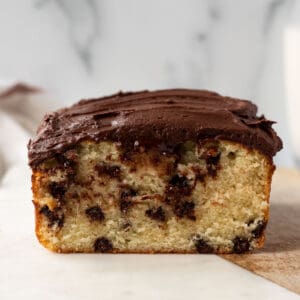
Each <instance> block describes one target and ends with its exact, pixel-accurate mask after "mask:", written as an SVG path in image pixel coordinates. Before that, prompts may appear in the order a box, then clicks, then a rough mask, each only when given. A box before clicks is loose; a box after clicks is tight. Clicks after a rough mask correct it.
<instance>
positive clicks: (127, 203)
mask: <svg viewBox="0 0 300 300" xmlns="http://www.w3.org/2000/svg"><path fill="white" fill-rule="evenodd" d="M136 195H137V193H136V191H135V190H133V189H131V188H125V189H123V190H122V191H121V195H120V210H121V212H122V213H127V212H128V211H129V209H130V207H131V206H132V205H133V203H132V201H131V200H130V199H131V198H132V197H134V196H136Z"/></svg>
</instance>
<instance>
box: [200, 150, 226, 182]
mask: <svg viewBox="0 0 300 300" xmlns="http://www.w3.org/2000/svg"><path fill="white" fill-rule="evenodd" d="M201 158H203V159H205V161H206V168H207V173H208V174H209V175H210V176H211V177H213V178H215V177H216V176H217V171H218V169H219V168H220V166H219V162H220V158H221V152H220V151H219V150H218V147H217V146H211V147H210V148H208V149H207V150H206V151H205V152H204V154H203V155H202V156H201Z"/></svg>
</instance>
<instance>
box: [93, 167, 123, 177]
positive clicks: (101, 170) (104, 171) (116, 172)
mask: <svg viewBox="0 0 300 300" xmlns="http://www.w3.org/2000/svg"><path fill="white" fill-rule="evenodd" d="M95 169H96V171H97V173H98V175H99V176H101V175H108V176H109V177H111V178H118V179H120V176H121V169H120V167H119V166H110V165H108V164H101V165H96V166H95Z"/></svg>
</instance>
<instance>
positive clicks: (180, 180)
mask: <svg viewBox="0 0 300 300" xmlns="http://www.w3.org/2000/svg"><path fill="white" fill-rule="evenodd" d="M169 184H170V185H172V186H176V187H178V188H180V189H186V188H189V181H188V179H187V178H186V177H185V176H179V175H178V174H176V175H175V176H173V177H172V178H171V180H170V182H169Z"/></svg>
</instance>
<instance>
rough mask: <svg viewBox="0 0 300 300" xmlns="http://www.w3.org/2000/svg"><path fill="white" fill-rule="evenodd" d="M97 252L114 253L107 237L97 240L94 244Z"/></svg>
mask: <svg viewBox="0 0 300 300" xmlns="http://www.w3.org/2000/svg"><path fill="white" fill-rule="evenodd" d="M94 250H95V252H101V253H108V252H112V250H113V245H112V243H111V242H110V241H109V240H108V239H107V238H105V237H100V238H97V239H96V241H95V243H94Z"/></svg>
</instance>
